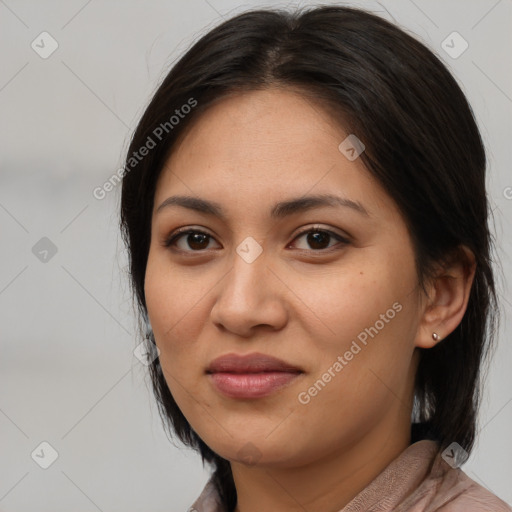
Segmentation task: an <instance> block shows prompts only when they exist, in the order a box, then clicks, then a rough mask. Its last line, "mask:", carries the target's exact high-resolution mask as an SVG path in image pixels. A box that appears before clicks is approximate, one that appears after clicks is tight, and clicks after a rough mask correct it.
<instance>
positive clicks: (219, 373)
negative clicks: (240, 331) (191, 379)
mask: <svg viewBox="0 0 512 512" xmlns="http://www.w3.org/2000/svg"><path fill="white" fill-rule="evenodd" d="M303 373H304V372H303V371H302V370H301V369H300V368H298V367H297V366H294V365H292V364H290V363H287V362H285V361H282V360H281V359H277V358H275V357H272V356H267V355H265V354H258V353H255V354H249V355H245V356H240V355H237V354H227V355H224V356H221V357H219V358H217V359H215V360H214V361H212V363H211V364H210V365H209V366H208V368H207V369H206V374H207V376H208V378H209V380H210V382H211V383H212V384H213V386H214V388H215V389H216V390H217V391H218V392H220V393H221V394H222V395H224V396H227V397H229V398H237V399H248V398H251V399H255V398H262V397H265V396H267V395H270V394H272V393H274V392H276V391H277V390H279V389H281V388H283V387H286V386H288V385H289V384H290V383H292V382H293V381H295V380H296V379H297V378H298V377H299V376H300V375H301V374H303Z"/></svg>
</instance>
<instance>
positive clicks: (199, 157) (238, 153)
mask: <svg viewBox="0 0 512 512" xmlns="http://www.w3.org/2000/svg"><path fill="white" fill-rule="evenodd" d="M348 135H349V134H348V133H346V132H345V131H344V130H343V128H342V127H341V122H340V123H336V122H334V120H333V119H332V117H331V116H330V115H329V113H327V112H326V111H325V110H324V109H323V108H322V107H321V106H320V105H319V104H316V103H314V102H312V100H311V98H310V97H309V96H308V97H305V96H302V95H300V94H298V93H297V92H293V91H288V90H282V89H267V90H262V91H251V92H244V93H237V94H235V95H231V96H229V97H226V98H224V99H222V100H220V101H218V102H216V103H215V104H214V105H213V106H211V107H209V108H208V109H207V110H206V111H205V112H203V113H202V114H201V115H200V117H199V118H198V119H197V120H196V121H195V122H194V124H193V125H192V126H191V127H190V129H188V130H187V131H186V133H185V134H184V136H183V137H182V138H181V140H180V142H179V144H178V145H177V146H176V147H175V148H174V149H173V152H172V154H171V156H170V157H169V159H168V160H167V162H166V163H165V165H164V168H163V169H162V172H161V175H160V177H159V181H158V184H157V190H156V194H155V206H156V207H157V206H158V205H159V204H161V202H162V201H164V200H165V199H166V197H167V196H168V195H170V194H171V193H172V194H174V193H176V194H187V195H196V196H200V197H204V196H208V197H210V198H213V197H215V198H219V199H221V200H220V201H218V202H223V201H222V199H224V200H225V201H226V202H228V203H235V204H239V205H241V206H243V204H244V201H245V202H249V199H250V203H251V205H254V204H255V203H263V204H267V203H268V204H270V203H272V204H274V203H276V202H277V201H279V200H280V199H282V198H283V197H298V196H303V195H306V194H308V195H309V194H332V193H336V194H338V195H342V196H345V197H348V198H349V199H352V200H353V201H359V202H361V203H362V202H363V201H362V200H363V198H364V202H365V203H366V204H368V205H370V206H369V208H370V209H371V208H372V206H371V205H372V204H378V205H380V206H381V207H386V206H388V207H389V206H391V205H389V204H387V203H389V198H388V197H387V195H386V194H385V193H384V191H383V190H382V189H381V188H380V187H379V185H378V184H377V183H376V181H375V179H374V178H373V177H372V176H371V174H370V173H369V172H368V170H367V169H366V167H365V166H364V164H363V162H362V160H361V159H360V158H357V159H356V160H353V161H350V160H349V159H347V157H346V156H345V155H344V154H343V153H342V152H340V150H339V145H340V143H342V142H343V141H344V140H345V139H346V137H347V136H348Z"/></svg>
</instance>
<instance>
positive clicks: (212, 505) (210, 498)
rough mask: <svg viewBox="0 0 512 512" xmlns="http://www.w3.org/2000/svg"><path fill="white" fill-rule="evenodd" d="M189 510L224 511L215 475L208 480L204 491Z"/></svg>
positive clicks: (201, 511)
mask: <svg viewBox="0 0 512 512" xmlns="http://www.w3.org/2000/svg"><path fill="white" fill-rule="evenodd" d="M187 512H224V509H223V508H222V506H221V504H220V498H219V495H218V493H217V489H216V487H215V484H214V483H213V476H212V477H210V479H209V480H208V482H206V485H205V486H204V488H203V491H202V492H201V494H200V495H199V497H198V498H197V500H196V501H194V503H193V504H192V506H191V507H190V508H189V509H188V510H187Z"/></svg>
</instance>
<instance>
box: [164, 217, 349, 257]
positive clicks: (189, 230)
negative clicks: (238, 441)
mask: <svg viewBox="0 0 512 512" xmlns="http://www.w3.org/2000/svg"><path fill="white" fill-rule="evenodd" d="M316 231H321V232H323V233H327V234H328V235H331V237H333V238H335V239H337V240H338V243H341V244H342V245H347V244H349V243H350V242H351V237H350V236H349V235H341V234H339V233H337V232H335V231H333V230H332V229H330V228H327V227H322V226H321V225H319V224H314V225H310V226H307V227H305V228H303V229H301V230H300V231H298V232H297V233H295V234H294V235H293V239H292V241H291V242H290V243H289V244H287V247H288V246H289V245H290V244H292V243H293V242H294V241H295V240H296V239H297V238H299V237H301V236H302V235H305V234H308V233H310V232H316ZM197 233H199V234H202V235H206V236H207V237H209V238H210V239H213V240H215V237H214V236H213V235H211V234H210V233H208V232H206V231H204V228H195V227H191V226H187V227H183V228H178V229H176V230H175V231H173V232H172V233H171V234H170V235H169V236H166V237H165V238H164V240H163V243H162V245H163V246H164V247H166V248H171V247H172V246H173V245H174V243H175V242H176V241H177V240H178V239H179V238H180V237H181V236H184V235H187V234H197ZM336 245H337V244H336ZM336 245H334V246H332V247H328V248H326V249H318V250H314V249H297V250H298V251H302V252H308V253H317V254H325V253H327V252H330V251H331V250H335V249H336ZM173 250H175V251H176V252H181V253H197V254H202V253H205V252H206V251H207V250H208V249H202V250H199V251H192V250H185V251H184V250H182V249H173Z"/></svg>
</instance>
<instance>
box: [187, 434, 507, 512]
mask: <svg viewBox="0 0 512 512" xmlns="http://www.w3.org/2000/svg"><path fill="white" fill-rule="evenodd" d="M406 511H407V512H512V508H511V507H510V506H509V505H507V504H506V503H505V502H504V501H502V500H501V499H499V498H498V497H497V496H495V495H494V494H493V493H492V492H490V491H488V490H487V489H486V488H485V487H483V486H481V485H480V484H478V483H477V482H475V481H474V480H472V479H471V478H469V477H468V476H467V475H466V474H465V473H464V472H463V471H462V470H461V469H460V468H452V466H451V465H450V464H448V463H447V462H446V461H445V460H444V459H443V458H442V457H441V454H440V453H438V444H437V442H436V441H432V440H427V439H424V440H422V441H417V442H416V443H413V444H411V445H410V446H408V447H407V448H406V449H405V450H404V451H403V452H402V453H401V454H400V455H399V456H398V457H397V458H396V459H394V460H393V461H392V462H391V463H390V464H389V465H388V466H387V467H386V468H385V469H384V470H383V471H382V473H380V474H379V475H378V476H377V477H376V478H375V479H374V480H373V481H372V482H370V483H369V484H368V486H367V487H365V488H364V489H363V490H362V491H361V492H360V493H359V494H358V495H357V496H355V497H354V499H353V500H352V501H351V502H350V503H348V504H347V505H346V506H345V507H343V508H342V509H341V510H340V511H339V512H406ZM189 512H225V511H224V509H223V508H222V507H221V506H220V504H219V501H218V495H217V492H216V490H215V487H214V485H213V482H212V480H209V481H208V483H207V484H206V486H205V487H204V489H203V492H202V493H201V495H200V496H199V498H198V499H197V500H196V501H195V502H194V504H193V505H192V507H190V509H189Z"/></svg>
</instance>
